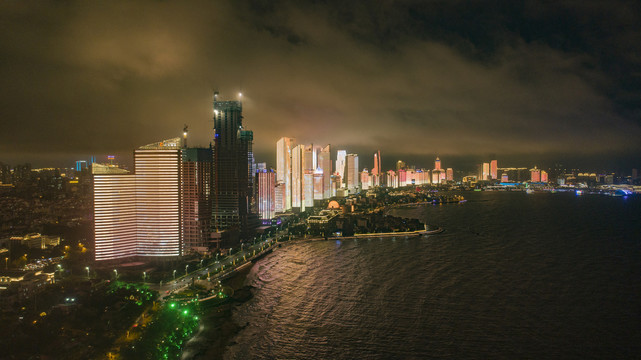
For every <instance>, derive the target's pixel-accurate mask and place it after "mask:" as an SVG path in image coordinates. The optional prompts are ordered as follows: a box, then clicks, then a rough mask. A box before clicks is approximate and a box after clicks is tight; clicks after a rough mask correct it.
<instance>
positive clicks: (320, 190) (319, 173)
mask: <svg viewBox="0 0 641 360" xmlns="http://www.w3.org/2000/svg"><path fill="white" fill-rule="evenodd" d="M324 190H325V174H324V173H323V169H321V168H320V167H319V168H318V169H316V170H314V200H323V199H324V195H325V193H324Z"/></svg>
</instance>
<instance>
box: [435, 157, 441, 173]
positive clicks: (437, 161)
mask: <svg viewBox="0 0 641 360" xmlns="http://www.w3.org/2000/svg"><path fill="white" fill-rule="evenodd" d="M434 170H441V159H439V158H438V156H437V157H436V160H435V161H434Z"/></svg>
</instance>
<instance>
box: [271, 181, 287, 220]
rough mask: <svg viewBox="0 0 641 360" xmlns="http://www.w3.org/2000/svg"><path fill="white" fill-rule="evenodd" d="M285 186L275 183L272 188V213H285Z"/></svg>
mask: <svg viewBox="0 0 641 360" xmlns="http://www.w3.org/2000/svg"><path fill="white" fill-rule="evenodd" d="M284 193H285V184H283V183H278V182H276V186H275V187H274V199H275V200H274V211H275V212H276V213H277V214H278V213H283V212H285V211H286V210H285V199H284V198H285V194H284Z"/></svg>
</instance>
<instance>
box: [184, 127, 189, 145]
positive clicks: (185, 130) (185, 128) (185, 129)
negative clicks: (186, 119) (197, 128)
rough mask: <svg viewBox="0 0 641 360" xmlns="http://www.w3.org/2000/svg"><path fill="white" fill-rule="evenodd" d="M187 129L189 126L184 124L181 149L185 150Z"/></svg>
mask: <svg viewBox="0 0 641 360" xmlns="http://www.w3.org/2000/svg"><path fill="white" fill-rule="evenodd" d="M188 128H189V126H187V124H185V127H184V128H183V148H187V133H188Z"/></svg>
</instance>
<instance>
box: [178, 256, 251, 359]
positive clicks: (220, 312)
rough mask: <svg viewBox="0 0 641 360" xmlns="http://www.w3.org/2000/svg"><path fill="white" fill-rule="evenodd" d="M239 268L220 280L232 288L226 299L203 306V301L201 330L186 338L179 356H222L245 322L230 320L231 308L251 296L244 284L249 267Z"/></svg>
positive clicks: (220, 357) (192, 357) (201, 357)
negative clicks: (219, 302) (238, 322)
mask: <svg viewBox="0 0 641 360" xmlns="http://www.w3.org/2000/svg"><path fill="white" fill-rule="evenodd" d="M251 264H252V265H251V266H247V267H245V268H243V269H242V270H241V271H238V272H236V273H235V275H234V276H232V277H229V278H227V279H225V280H223V284H225V285H226V286H229V287H231V288H232V289H233V290H234V295H233V296H231V297H230V298H229V300H228V301H226V302H224V303H222V304H218V305H211V306H207V305H206V303H203V304H202V305H201V306H203V309H202V320H201V330H200V331H199V332H198V333H197V334H195V335H194V337H192V338H191V339H189V340H188V341H187V343H186V346H185V347H184V348H183V351H182V355H181V359H191V360H206V359H222V358H223V356H224V354H225V350H226V349H227V347H228V346H229V345H231V344H232V339H233V338H234V337H235V336H236V335H237V334H238V333H239V332H240V331H241V330H242V329H243V328H244V327H245V326H246V325H245V326H240V325H238V324H236V323H235V322H234V320H233V308H234V307H235V306H238V305H241V304H244V303H245V302H247V301H249V300H251V299H252V298H253V294H252V292H251V289H252V287H251V286H248V285H244V283H245V280H246V279H247V275H248V274H249V272H250V271H251V269H252V268H253V266H254V264H255V263H253V262H252V263H251Z"/></svg>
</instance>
